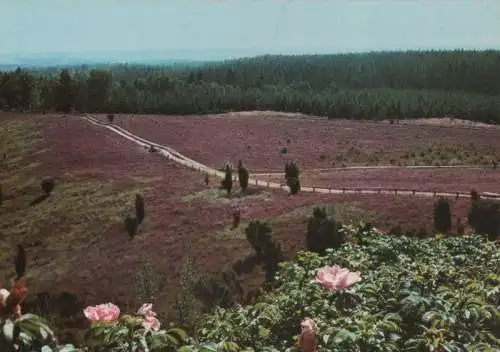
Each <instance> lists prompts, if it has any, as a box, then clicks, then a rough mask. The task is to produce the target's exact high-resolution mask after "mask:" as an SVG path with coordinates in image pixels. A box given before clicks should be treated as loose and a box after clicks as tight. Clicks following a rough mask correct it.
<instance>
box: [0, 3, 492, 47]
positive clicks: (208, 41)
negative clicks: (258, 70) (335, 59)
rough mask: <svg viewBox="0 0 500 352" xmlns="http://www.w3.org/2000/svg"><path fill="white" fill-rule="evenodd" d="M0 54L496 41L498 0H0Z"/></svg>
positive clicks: (470, 44)
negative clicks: (0, 18)
mask: <svg viewBox="0 0 500 352" xmlns="http://www.w3.org/2000/svg"><path fill="white" fill-rule="evenodd" d="M0 13H2V20H1V21H0V33H1V38H2V43H1V45H0V54H3V55H4V54H11V53H12V54H24V53H47V52H88V51H108V50H133V51H140V50H172V51H181V50H197V51H198V50H206V49H207V50H214V49H248V50H250V51H255V52H258V53H261V52H286V51H302V52H308V51H309V52H339V51H340V52H343V51H351V50H352V51H366V50H386V49H388V50H392V49H414V48H459V47H466V48H471V47H474V48H500V0H455V1H450V0H434V1H427V0H414V1H405V0H392V1H378V0H371V1H370V0H366V1H361V0H351V1H344V0H260V1H258V0H86V1H80V0H0Z"/></svg>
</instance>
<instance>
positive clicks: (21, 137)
mask: <svg viewBox="0 0 500 352" xmlns="http://www.w3.org/2000/svg"><path fill="white" fill-rule="evenodd" d="M39 131H40V124H39V123H38V122H36V121H31V120H22V121H20V120H3V121H0V140H1V141H2V145H1V146H0V148H1V150H0V151H1V155H2V158H3V153H5V154H6V155H7V158H6V160H5V163H4V164H3V165H2V173H1V184H2V191H3V195H4V201H3V203H2V205H1V213H0V224H1V225H0V226H1V227H0V234H1V238H2V239H3V241H1V242H0V253H1V254H0V261H1V263H2V264H1V265H0V268H1V269H2V271H3V274H4V276H6V278H10V277H11V276H12V275H13V270H12V267H11V264H10V263H11V258H12V257H13V254H14V248H15V246H16V245H17V244H23V245H24V246H25V248H26V249H27V251H28V253H29V255H30V256H29V263H28V265H29V270H28V272H27V279H35V281H38V280H43V279H44V278H45V277H46V276H52V275H54V274H55V272H54V270H57V272H59V273H62V272H64V271H65V268H66V267H67V265H68V264H69V263H70V262H71V258H70V257H71V255H70V254H71V253H72V252H73V251H79V250H84V248H87V247H88V246H90V245H92V244H93V243H94V242H97V241H99V240H100V237H102V236H106V233H107V231H108V230H110V229H111V228H112V227H114V226H116V225H117V224H118V223H121V222H122V220H123V218H124V216H125V215H126V214H127V213H128V212H129V211H131V210H133V208H132V207H133V199H134V198H133V197H134V194H135V193H137V192H142V191H144V189H145V187H146V186H145V185H139V186H136V187H129V188H127V189H126V190H124V189H119V188H117V187H115V186H114V185H113V183H111V182H102V181H84V182H67V181H65V180H64V177H55V178H54V179H55V182H56V187H55V189H54V190H53V192H52V193H51V194H50V195H49V196H48V197H46V199H44V197H42V196H43V191H42V189H41V187H40V182H41V180H42V179H43V177H44V176H46V175H43V174H42V171H41V170H39V166H40V163H39V162H35V159H39V157H40V155H41V154H42V153H45V152H47V149H44V140H43V138H42V135H41V133H40V132H39ZM37 198H39V200H41V201H40V202H39V203H38V204H32V203H33V201H34V200H36V199H37ZM34 284H36V283H34Z"/></svg>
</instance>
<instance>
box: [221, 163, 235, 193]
mask: <svg viewBox="0 0 500 352" xmlns="http://www.w3.org/2000/svg"><path fill="white" fill-rule="evenodd" d="M225 172H226V175H225V177H224V179H223V180H222V181H221V188H223V189H225V190H226V191H227V195H228V196H229V195H231V190H232V189H233V171H232V170H231V167H230V166H229V165H226V168H225Z"/></svg>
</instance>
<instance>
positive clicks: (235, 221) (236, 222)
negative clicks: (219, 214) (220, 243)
mask: <svg viewBox="0 0 500 352" xmlns="http://www.w3.org/2000/svg"><path fill="white" fill-rule="evenodd" d="M240 220H241V211H240V209H239V208H237V209H234V210H233V229H236V228H238V226H240Z"/></svg>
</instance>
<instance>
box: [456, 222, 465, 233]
mask: <svg viewBox="0 0 500 352" xmlns="http://www.w3.org/2000/svg"><path fill="white" fill-rule="evenodd" d="M457 233H458V234H459V235H463V234H464V233H465V226H464V224H463V223H462V220H461V219H460V218H457Z"/></svg>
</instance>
